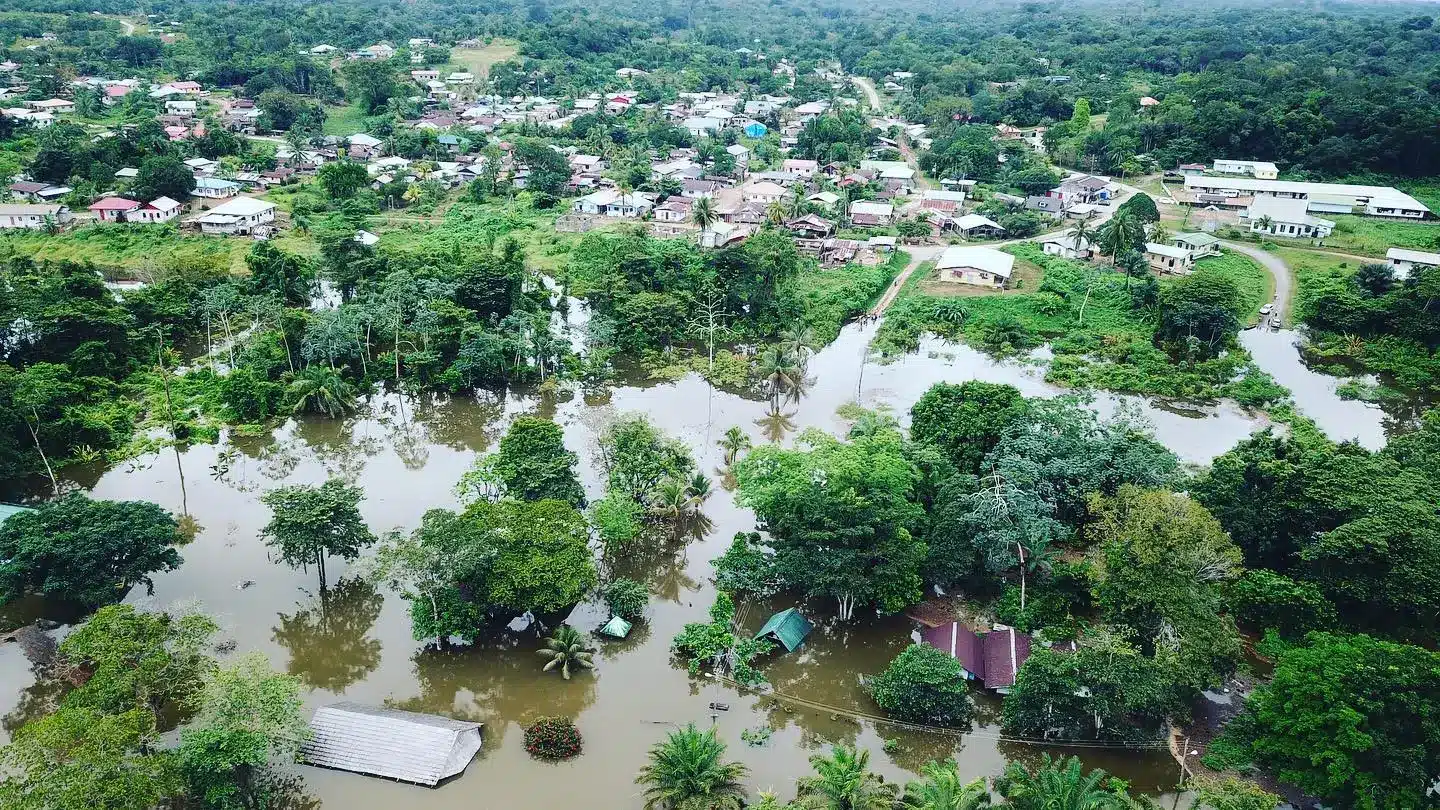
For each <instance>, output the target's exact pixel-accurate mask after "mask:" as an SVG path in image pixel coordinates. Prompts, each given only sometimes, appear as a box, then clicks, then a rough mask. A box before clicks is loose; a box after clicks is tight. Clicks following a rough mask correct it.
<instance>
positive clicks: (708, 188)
mask: <svg viewBox="0 0 1440 810" xmlns="http://www.w3.org/2000/svg"><path fill="white" fill-rule="evenodd" d="M723 188H725V185H724V184H722V183H717V182H715V181H714V180H690V179H686V180H682V181H680V194H681V195H682V196H685V197H689V198H690V199H692V200H698V199H700V198H701V197H711V198H713V197H715V196H716V195H718V194H719V193H720V190H721V189H723Z"/></svg>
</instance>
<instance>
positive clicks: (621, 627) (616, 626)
mask: <svg viewBox="0 0 1440 810" xmlns="http://www.w3.org/2000/svg"><path fill="white" fill-rule="evenodd" d="M630 627H631V625H630V622H627V621H625V620H624V619H622V618H620V617H619V616H611V617H610V621H608V622H606V623H605V626H604V627H602V628H600V632H602V633H604V634H605V635H607V636H611V637H613V638H625V637H626V636H628V635H630Z"/></svg>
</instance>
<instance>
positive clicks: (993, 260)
mask: <svg viewBox="0 0 1440 810" xmlns="http://www.w3.org/2000/svg"><path fill="white" fill-rule="evenodd" d="M935 269H936V270H938V271H939V272H940V280H942V281H955V282H959V283H961V284H973V285H975V286H977V287H992V288H994V289H1001V288H1003V287H1004V286H1005V283H1006V282H1007V281H1009V280H1010V276H1011V275H1012V274H1013V272H1014V269H1015V257H1014V256H1011V255H1010V254H1009V253H1005V252H1004V251H1000V250H996V249H994V248H987V247H960V246H956V247H949V248H946V249H945V252H944V253H941V254H940V258H939V259H938V260H937V261H936V262H935Z"/></svg>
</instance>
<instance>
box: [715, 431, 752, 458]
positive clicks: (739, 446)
mask: <svg viewBox="0 0 1440 810" xmlns="http://www.w3.org/2000/svg"><path fill="white" fill-rule="evenodd" d="M716 444H718V445H720V449H721V450H724V451H725V463H726V464H727V465H730V464H734V463H735V461H736V459H738V458H740V454H741V453H743V452H745V451H746V450H749V449H750V437H749V436H747V435H746V434H745V431H743V430H741V429H740V426H739V425H731V426H730V429H729V430H727V431H725V435H724V436H721V437H720V441H718V442H716Z"/></svg>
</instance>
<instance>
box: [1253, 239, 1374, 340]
mask: <svg viewBox="0 0 1440 810" xmlns="http://www.w3.org/2000/svg"><path fill="white" fill-rule="evenodd" d="M1274 253H1275V255H1276V256H1279V257H1280V258H1281V259H1284V260H1285V264H1287V265H1289V266H1290V274H1291V275H1292V276H1294V277H1295V291H1294V293H1293V294H1292V297H1291V301H1290V305H1289V306H1288V307H1286V309H1285V311H1286V314H1287V317H1288V318H1289V319H1290V322H1291V323H1294V322H1296V321H1299V320H1303V319H1304V317H1305V316H1306V315H1307V314H1309V312H1310V310H1311V307H1312V306H1313V302H1314V300H1315V296H1316V295H1318V294H1319V292H1320V290H1322V289H1324V288H1326V287H1328V286H1330V285H1332V284H1334V283H1336V282H1339V281H1343V280H1344V279H1347V278H1349V277H1350V275H1351V274H1352V273H1354V272H1355V268H1356V267H1358V266H1359V262H1356V261H1355V260H1354V259H1347V258H1345V257H1343V256H1336V255H1334V254H1331V253H1321V252H1320V251H1317V250H1297V249H1295V248H1285V247H1282V248H1276V249H1275V251H1274Z"/></svg>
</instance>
